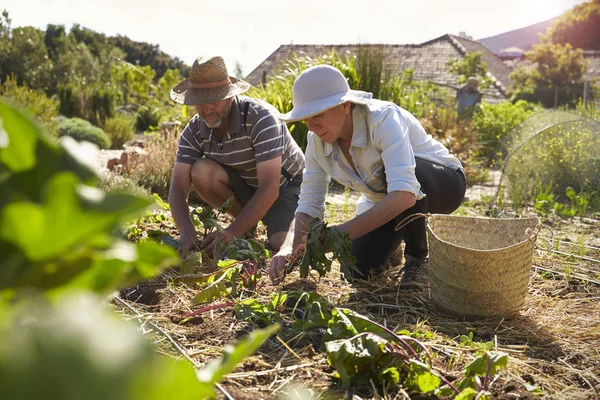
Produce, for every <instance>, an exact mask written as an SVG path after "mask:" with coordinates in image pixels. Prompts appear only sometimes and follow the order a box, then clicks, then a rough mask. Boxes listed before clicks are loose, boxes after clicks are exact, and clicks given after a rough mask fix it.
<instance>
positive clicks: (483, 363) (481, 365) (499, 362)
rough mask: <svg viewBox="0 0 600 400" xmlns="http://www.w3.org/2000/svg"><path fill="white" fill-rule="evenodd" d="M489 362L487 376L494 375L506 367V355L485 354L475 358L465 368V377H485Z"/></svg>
mask: <svg viewBox="0 0 600 400" xmlns="http://www.w3.org/2000/svg"><path fill="white" fill-rule="evenodd" d="M488 360H489V376H494V375H496V372H497V371H498V369H499V368H501V367H506V365H507V364H508V355H507V354H506V353H501V352H494V351H490V352H485V353H483V354H482V355H481V356H479V357H477V358H476V359H475V360H473V361H472V362H471V363H469V364H468V365H467V366H466V367H465V375H466V376H475V375H478V376H485V375H486V373H488Z"/></svg>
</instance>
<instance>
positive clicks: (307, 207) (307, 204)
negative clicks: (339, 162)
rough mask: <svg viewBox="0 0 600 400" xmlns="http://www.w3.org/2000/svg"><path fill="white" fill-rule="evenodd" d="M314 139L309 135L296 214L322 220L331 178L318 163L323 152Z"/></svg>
mask: <svg viewBox="0 0 600 400" xmlns="http://www.w3.org/2000/svg"><path fill="white" fill-rule="evenodd" d="M312 139H313V138H312V133H309V137H308V145H307V147H306V154H305V157H306V164H305V168H304V173H303V176H302V186H301V187H300V199H299V201H298V208H297V209H296V213H304V214H308V215H310V216H311V217H313V218H319V219H321V220H322V219H323V218H324V216H325V196H326V195H327V187H328V186H329V181H330V180H331V177H330V176H329V175H328V174H327V173H326V172H325V170H323V168H322V167H321V165H320V164H319V163H318V161H317V160H318V158H319V157H322V156H323V154H322V153H323V150H322V149H317V148H316V146H315V143H314V140H312Z"/></svg>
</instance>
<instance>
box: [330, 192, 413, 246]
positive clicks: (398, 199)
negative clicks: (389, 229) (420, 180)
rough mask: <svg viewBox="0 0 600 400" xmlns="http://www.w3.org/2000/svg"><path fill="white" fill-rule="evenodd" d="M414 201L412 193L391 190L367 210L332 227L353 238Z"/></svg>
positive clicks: (369, 230) (377, 226) (394, 214)
mask: <svg viewBox="0 0 600 400" xmlns="http://www.w3.org/2000/svg"><path fill="white" fill-rule="evenodd" d="M416 201H417V196H415V195H414V194H413V193H410V192H391V193H388V194H387V195H385V197H384V198H383V199H382V200H381V201H379V202H377V203H376V204H375V205H374V206H373V207H371V208H370V209H369V210H368V211H366V212H364V213H362V214H360V215H358V216H356V217H355V218H353V219H351V220H350V221H348V222H346V223H344V224H341V225H338V226H333V227H332V228H333V229H337V230H339V231H341V232H346V233H348V235H349V236H350V239H351V240H354V239H356V238H359V237H361V236H363V235H365V234H367V233H369V232H371V231H373V230H375V229H377V228H379V227H380V226H382V225H384V224H386V223H387V222H389V221H391V220H392V218H394V217H395V216H397V215H398V214H400V213H402V212H403V211H405V210H407V209H409V208H411V207H412V206H414V205H415V203H416Z"/></svg>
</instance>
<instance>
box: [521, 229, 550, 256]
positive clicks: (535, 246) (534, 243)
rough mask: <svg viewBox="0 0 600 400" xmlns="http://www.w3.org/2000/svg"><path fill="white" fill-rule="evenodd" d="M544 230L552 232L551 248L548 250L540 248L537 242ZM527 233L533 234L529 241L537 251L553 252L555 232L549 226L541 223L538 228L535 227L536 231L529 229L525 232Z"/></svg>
mask: <svg viewBox="0 0 600 400" xmlns="http://www.w3.org/2000/svg"><path fill="white" fill-rule="evenodd" d="M543 228H545V229H547V230H549V231H550V247H549V248H547V249H545V248H543V247H541V246H538V244H537V243H536V242H537V237H538V234H539V233H540V231H541V230H542V229H543ZM525 233H526V234H529V233H531V234H530V235H529V237H528V238H527V239H529V241H530V242H531V244H532V245H533V247H534V248H535V249H538V250H542V251H551V250H552V246H553V244H554V231H553V230H552V229H551V228H550V227H549V226H547V225H544V224H542V223H539V224H537V226H536V227H535V229H531V228H527V229H526V230H525Z"/></svg>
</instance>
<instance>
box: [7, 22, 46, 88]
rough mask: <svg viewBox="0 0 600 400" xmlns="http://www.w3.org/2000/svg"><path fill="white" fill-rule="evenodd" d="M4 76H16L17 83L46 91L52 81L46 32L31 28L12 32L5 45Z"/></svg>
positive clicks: (27, 27)
mask: <svg viewBox="0 0 600 400" xmlns="http://www.w3.org/2000/svg"><path fill="white" fill-rule="evenodd" d="M3 46H5V48H4V50H5V52H3V54H4V57H3V60H4V61H3V62H2V66H3V70H2V73H3V75H4V76H5V77H6V76H11V75H14V76H15V78H16V79H17V82H18V83H19V84H20V85H21V84H26V85H27V86H29V87H30V88H32V89H43V90H46V89H47V88H48V87H49V86H50V84H51V81H52V62H51V61H50V58H49V57H48V52H47V50H46V45H45V44H44V32H43V31H41V30H39V29H36V28H34V27H31V26H25V27H22V28H15V29H12V30H11V31H10V34H9V40H8V41H7V42H5V44H4V45H3Z"/></svg>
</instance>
